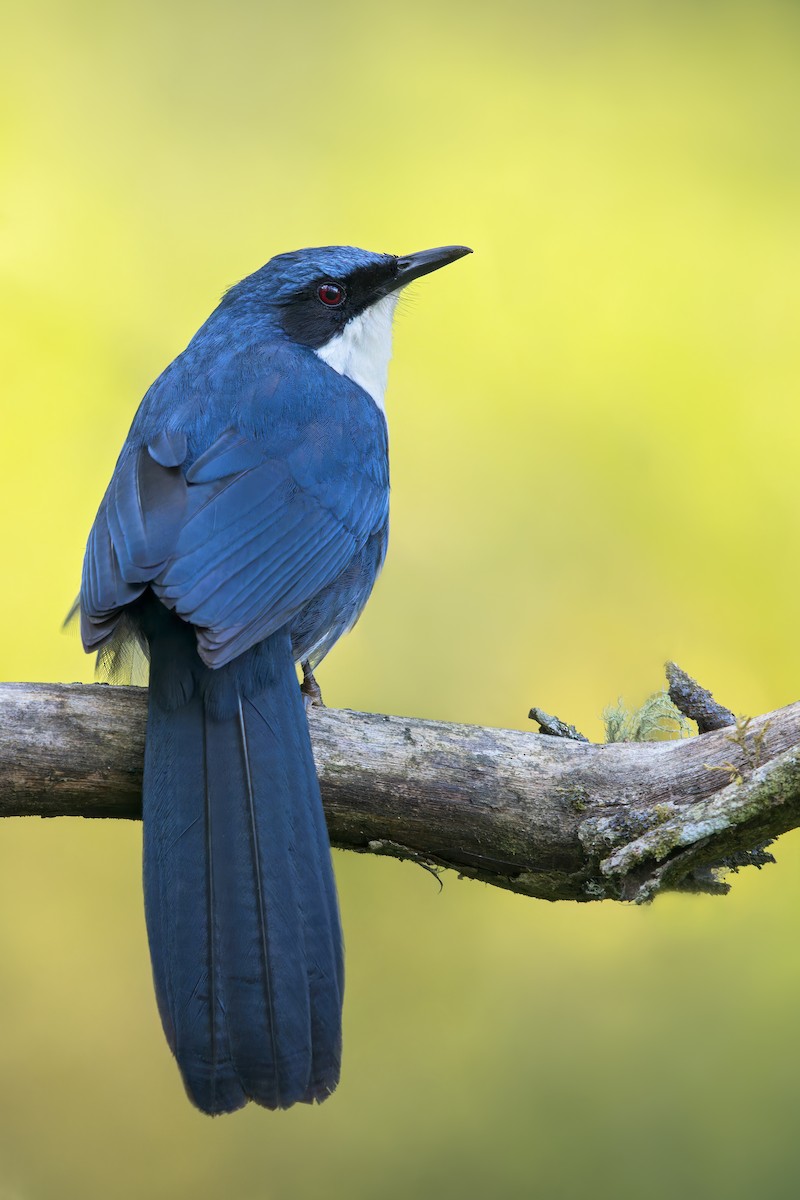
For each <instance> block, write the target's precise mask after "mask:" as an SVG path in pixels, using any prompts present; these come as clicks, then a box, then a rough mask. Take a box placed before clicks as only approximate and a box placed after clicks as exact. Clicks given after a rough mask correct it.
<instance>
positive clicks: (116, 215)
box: [0, 0, 800, 1200]
mask: <svg viewBox="0 0 800 1200" xmlns="http://www.w3.org/2000/svg"><path fill="white" fill-rule="evenodd" d="M4 26H5V33H4V43H5V44H4V47H3V71H2V73H1V74H0V113H1V114H2V116H1V119H0V137H1V138H2V146H3V151H2V165H3V175H4V179H3V186H2V193H1V197H0V271H1V272H2V288H1V289H0V306H1V307H2V320H0V340H2V361H3V401H2V405H3V421H2V430H3V431H2V439H0V455H1V456H2V470H0V505H2V508H0V511H2V514H3V517H2V521H3V526H2V546H3V565H4V587H3V590H2V595H1V596H0V616H2V628H3V631H4V632H3V637H2V644H1V645H0V678H3V679H28V680H31V679H41V680H47V679H49V680H73V679H83V680H86V681H88V680H90V679H91V677H92V668H91V663H90V662H89V661H88V660H86V659H84V658H83V656H82V654H81V652H80V648H79V646H78V644H77V642H76V640H75V639H74V638H70V637H65V636H63V635H62V634H61V633H60V629H59V627H60V623H61V620H62V618H63V616H64V614H65V612H66V611H67V609H68V608H69V606H70V604H71V602H72V599H73V597H74V594H75V591H76V590H77V584H78V578H79V570H80V560H81V555H82V550H83V543H84V541H85V536H86V533H87V531H88V528H89V525H90V523H91V520H92V517H93V515H94V511H95V509H96V506H97V503H98V501H99V499H100V496H101V494H102V491H103V488H104V487H105V483H106V481H107V478H108V476H109V474H110V471H111V469H112V466H113V462H114V459H115V456H116V453H117V450H118V448H119V445H120V444H121V441H122V439H123V437H124V435H125V432H126V430H127V427H128V424H129V422H130V419H131V416H132V414H133V411H134V409H135V406H136V404H137V403H138V399H139V398H140V396H141V395H142V394H143V392H144V391H145V389H146V387H147V386H148V384H149V383H150V381H151V379H152V378H153V377H154V376H155V375H156V374H157V373H158V371H159V370H160V369H161V368H162V366H163V365H164V364H165V363H166V362H167V361H169V359H170V358H172V357H173V356H174V355H175V354H176V353H177V352H178V351H179V350H180V349H181V348H182V347H183V345H185V343H186V341H187V340H188V338H189V337H190V336H191V334H192V333H193V331H194V330H195V328H196V327H197V326H198V325H199V324H200V322H201V321H202V320H203V318H204V317H205V316H206V315H207V313H208V311H209V310H210V308H211V307H212V306H213V304H214V303H215V300H216V298H217V297H218V296H219V294H220V293H221V291H222V290H223V289H224V288H225V287H226V286H227V285H229V284H230V283H232V282H233V281H234V280H235V279H237V278H238V277H240V276H242V275H244V274H246V273H248V272H249V271H251V270H252V269H254V268H255V267H256V266H258V265H260V263H261V262H263V261H265V260H266V258H268V257H269V256H270V255H272V254H273V253H277V252H280V251H282V250H287V249H293V248H295V247H297V246H302V245H315V244H325V243H339V242H346V243H355V244H359V245H364V246H367V247H369V248H372V249H378V250H390V251H393V252H397V253H403V252H407V251H411V250H417V249H421V248H423V247H426V246H434V245H438V244H441V243H449V242H466V243H468V244H470V245H472V246H473V247H474V248H475V255H474V256H473V257H472V258H470V259H466V260H464V261H463V262H459V263H457V264H456V265H454V266H453V267H451V268H448V269H447V270H446V271H444V272H442V273H441V275H436V276H434V277H432V278H431V279H429V280H425V281H421V282H420V283H419V284H418V285H416V286H415V288H414V289H413V293H412V295H411V296H409V297H408V298H407V299H405V300H404V302H403V304H402V305H401V308H400V311H399V314H398V319H397V323H396V337H395V361H394V363H393V365H392V369H391V377H390V388H389V396H388V409H389V422H390V439H391V447H392V472H393V509H392V521H393V529H392V541H391V546H390V552H389V560H388V564H387V567H386V570H385V572H384V575H383V577H382V579H381V581H380V583H379V585H378V587H377V589H376V593H375V595H374V597H373V599H372V601H371V603H370V606H369V607H368V609H367V612H366V614H365V616H364V618H363V619H362V621H361V623H360V625H359V626H358V628H357V630H356V631H355V632H354V633H353V634H352V635H351V636H350V637H349V638H348V639H347V640H346V642H344V643H343V644H341V645H340V646H339V647H337V649H336V650H335V651H334V653H333V654H332V655H331V657H330V659H329V660H328V662H327V663H326V664H325V666H324V668H323V669H322V671H321V674H320V678H321V682H322V686H323V689H324V691H325V695H326V700H327V701H328V703H330V704H333V705H342V706H348V707H352V708H363V709H371V710H377V711H386V712H395V713H408V714H414V715H417V716H430V717H436V718H442V719H450V720H460V721H474V722H477V723H481V724H495V725H505V726H516V727H519V728H525V727H526V726H527V724H528V723H527V722H526V714H527V711H528V708H529V707H530V705H531V704H533V703H535V704H540V705H542V706H543V707H544V708H546V709H547V710H548V711H550V712H556V713H558V714H559V715H560V716H561V717H562V718H564V719H565V720H568V721H570V722H574V723H575V724H576V725H578V727H579V728H581V729H583V730H584V731H585V732H586V733H587V734H589V735H590V736H593V737H600V736H601V720H600V714H601V712H602V709H603V708H604V706H605V705H606V704H608V703H609V701H611V700H613V699H615V698H616V697H617V696H618V695H620V694H622V695H624V696H625V697H626V699H628V700H630V701H632V702H636V701H639V700H641V699H642V698H643V697H644V696H645V695H646V694H649V693H651V692H652V691H653V690H654V689H655V688H656V687H658V686H659V684H660V672H661V663H662V662H663V660H664V659H665V658H666V657H671V658H674V659H675V660H677V661H678V662H679V663H680V664H681V665H682V666H684V667H685V668H686V669H687V670H688V671H690V672H691V673H692V674H694V675H696V676H697V677H698V678H699V679H700V680H701V681H702V682H704V683H705V684H706V685H708V686H710V687H712V688H713V689H714V691H715V692H716V693H717V694H718V696H719V698H720V699H721V700H722V701H723V702H724V703H726V704H727V705H728V706H730V707H731V708H733V709H734V710H736V711H737V712H747V713H756V712H761V711H765V710H768V709H771V708H775V707H778V706H779V705H781V704H784V703H787V702H789V701H790V700H793V699H795V698H796V697H797V690H798V688H797V681H798V673H799V668H800V639H798V636H797V617H796V614H797V595H798V587H799V585H800V568H799V567H798V555H797V540H798V531H799V529H800V498H799V495H800V493H799V490H798V478H797V477H798V471H797V462H798V444H799V442H800V415H799V414H800V407H799V406H798V399H797V392H798V381H800V339H798V337H797V325H798V300H799V299H800V269H799V268H800V235H799V234H798V229H799V228H800V226H798V220H797V213H798V211H799V210H800V156H798V151H797V144H798V143H797V136H798V123H799V121H800V107H799V103H798V102H799V97H798V77H797V62H798V56H799V55H800V9H798V7H797V6H796V5H795V4H793V3H790V2H789V0H785V2H778V0H767V2H765V3H762V4H754V3H738V2H736V0H730V2H723V0H710V2H709V3H706V4H702V5H700V4H696V3H689V2H688V0H649V2H647V3H643V4H638V3H634V2H633V0H617V2H609V3H605V2H604V3H599V4H593V3H591V0H570V2H569V3H566V4H555V3H541V2H538V0H537V2H533V3H522V2H521V0H496V2H495V3H493V4H491V5H489V4H480V3H477V2H475V0H462V2H461V3H458V4H457V3H456V2H455V0H443V2H442V3H439V4H430V3H422V0H408V2H407V3H405V4H404V5H402V6H389V7H380V6H376V5H372V6H366V5H359V4H356V3H353V2H351V0H342V2H340V3H338V4H330V3H327V4H323V3H319V2H318V0H306V2H305V3H304V4H302V5H301V6H298V7H297V8H296V9H294V8H291V7H289V6H277V5H269V4H267V5H264V4H257V3H254V2H250V3H247V2H244V0H231V2H230V3H228V4H226V5H222V4H213V3H208V2H203V0H200V2H196V3H194V4H188V3H181V2H176V3H158V4H157V3H154V2H153V0H144V2H142V3H140V4H138V5H135V6H130V5H121V4H118V3H111V4H106V5H102V4H99V3H97V2H89V0H86V2H83V3H80V2H78V0H75V2H70V3H66V4H59V3H55V2H54V0H38V2H34V3H31V4H28V5H26V6H17V8H16V9H15V10H14V11H13V13H12V12H9V13H8V14H7V16H6V19H5V21H4ZM139 842H140V831H139V830H138V829H137V828H136V827H135V826H133V825H130V826H129V825H126V824H122V823H119V824H118V823H111V822H109V823H101V822H94V823H93V822H79V821H57V822H51V823H43V822H33V821H31V822H23V821H19V822H11V821H8V822H4V823H3V828H2V829H0V963H1V964H2V967H1V968H0V974H1V976H2V983H1V984H0V1200H51V1198H52V1200H72V1198H73V1197H74V1198H76V1200H78V1198H80V1200H89V1198H91V1200H94V1198H95V1197H97V1198H100V1197H103V1198H105V1197H114V1198H115V1200H117V1198H119V1200H128V1198H130V1200H133V1198H136V1200H139V1198H141V1197H144V1196H147V1197H148V1198H150V1200H161V1198H164V1200H167V1198H169V1200H172V1198H174V1197H183V1196H192V1197H193V1198H194V1200H214V1198H216V1197H219V1196H231V1197H236V1198H240V1200H284V1198H287V1200H289V1198H291V1200H296V1198H299V1200H302V1198H304V1197H306V1196H317V1195H322V1194H325V1195H327V1196H330V1197H331V1200H339V1198H340V1197H341V1198H342V1200H344V1198H347V1200H374V1198H376V1197H380V1198H381V1200H401V1198H403V1200H405V1197H408V1196H411V1195H415V1194H419V1195H437V1196H438V1197H440V1198H442V1200H444V1198H445V1197H449V1196H453V1197H472V1196H478V1195H487V1196H488V1195H492V1196H494V1195H507V1196H520V1197H527V1196H532V1195H536V1196H542V1197H545V1198H547V1200H549V1198H550V1197H565V1198H567V1200H570V1198H572V1197H578V1196H583V1195H587V1194H590V1195H593V1196H596V1197H600V1198H605V1197H612V1196H613V1197H625V1198H628V1197H630V1198H637V1200H638V1198H639V1197H642V1196H647V1197H656V1198H659V1197H668V1196H669V1197H671V1196H673V1195H676V1194H681V1195H683V1196H687V1197H693V1196H698V1197H699V1196H701V1195H702V1196H704V1197H707V1196H722V1195H725V1196H726V1197H730V1198H732V1200H735V1198H738V1197H742V1198H744V1197H751V1196H752V1195H754V1194H756V1193H758V1194H759V1195H760V1196H762V1197H770V1198H772V1197H783V1196H787V1197H788V1196H794V1195H795V1194H796V1182H795V1180H796V1178H797V1175H798V1172H800V1145H798V1143H797V1140H796V1137H795V1125H796V1119H795V1113H796V1110H797V1107H798V1103H799V1102H800V1070H799V1069H798V1066H799V1064H800V1044H799V1043H798V1037H797V1024H796V1011H797V1006H798V1003H800V953H798V950H797V947H796V939H795V937H794V926H795V915H796V912H797V904H798V899H800V895H799V893H800V883H798V873H797V867H798V865H800V852H799V851H798V841H797V839H796V838H792V837H790V838H786V839H784V840H783V841H782V842H781V844H780V845H779V846H778V849H777V857H778V865H777V866H775V867H770V868H768V869H766V870H764V871H763V872H761V873H756V872H755V871H749V872H745V873H743V874H742V875H741V876H740V877H739V878H738V879H736V880H735V887H734V890H733V893H732V895H731V896H730V897H729V898H728V899H726V900H718V899H712V898H685V897H674V898H672V897H668V898H665V899H662V900H660V901H659V902H658V903H657V904H656V905H654V906H653V907H652V908H651V909H647V910H638V909H626V908H623V907H620V906H614V905H610V904H603V905H599V904H593V905H587V906H585V907H578V906H567V905H563V906H548V905H545V904H541V903H534V902H530V901H526V900H523V899H521V898H517V897H514V896H510V895H505V894H503V893H500V892H494V891H492V890H491V889H487V888H484V887H481V886H479V885H476V884H470V883H465V882H457V881H456V880H455V879H449V880H447V881H446V883H445V887H444V890H443V892H442V894H441V895H440V894H438V889H437V887H436V885H435V883H434V882H433V881H432V880H431V879H430V877H429V876H427V875H426V874H424V873H423V872H422V871H420V870H418V869H417V868H415V867H413V866H411V865H408V864H405V865H400V864H395V863H390V862H387V861H370V860H367V859H361V858H356V857H354V856H347V855H342V854H337V855H336V867H337V872H338V877H339V883H340V890H341V901H342V909H343V917H344V924H345V929H346V937H347V949H348V997H347V1004H346V1026H345V1038H346V1058H345V1066H344V1077H343V1083H342V1086H341V1088H340V1091H339V1092H338V1093H337V1094H336V1096H335V1097H334V1098H333V1099H332V1100H330V1101H329V1102H328V1103H327V1104H326V1105H324V1106H323V1107H322V1108H320V1109H315V1110H307V1109H301V1110H293V1111H291V1112H289V1113H285V1114H277V1115H270V1114H268V1113H265V1112H263V1111H259V1110H256V1109H251V1110H248V1111H246V1112H244V1113H240V1114H238V1115H236V1116H234V1117H232V1118H228V1119H221V1120H218V1121H215V1122H210V1121H209V1120H208V1119H207V1118H203V1117H202V1116H200V1115H199V1114H197V1113H195V1112H194V1111H193V1110H192V1109H191V1108H190V1106H189V1104H188V1102H187V1101H186V1099H185V1097H184V1095H183V1092H182V1088H181V1085H180V1081H179V1078H178V1074H177V1071H176V1070H175V1068H174V1065H173V1064H172V1062H171V1060H170V1056H169V1052H168V1050H167V1048H166V1045H165V1043H164V1040H163V1037H162V1035H161V1031H160V1028H159V1024H158V1018H157V1015H156V1010H155V1004H154V1000H153V996H152V991H151V985H150V977H149V974H150V973H149V964H148V959H147V950H146V944H145V936H144V927H143V920H142V914H141V896H140V884H139V875H140V865H139Z"/></svg>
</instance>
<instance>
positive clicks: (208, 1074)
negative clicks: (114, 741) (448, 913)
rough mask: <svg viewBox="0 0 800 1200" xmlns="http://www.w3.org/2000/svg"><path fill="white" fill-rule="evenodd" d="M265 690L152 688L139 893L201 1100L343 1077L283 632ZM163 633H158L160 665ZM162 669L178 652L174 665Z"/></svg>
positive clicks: (305, 1092)
mask: <svg viewBox="0 0 800 1200" xmlns="http://www.w3.org/2000/svg"><path fill="white" fill-rule="evenodd" d="M273 641H274V642H275V645H274V647H273V648H272V649H273V653H272V658H273V663H272V667H273V669H272V670H271V671H270V672H268V678H267V680H266V682H264V680H263V679H262V680H261V684H262V685H263V686H261V688H260V691H259V693H258V695H256V696H254V697H252V698H247V697H246V696H245V697H243V696H242V695H241V694H240V693H237V695H236V702H235V705H234V706H231V710H230V711H223V712H222V713H219V712H218V711H217V709H218V707H219V706H218V705H210V704H209V702H208V700H207V699H204V698H203V688H202V672H203V671H206V670H207V669H206V668H203V667H202V666H200V664H199V660H198V664H197V670H199V672H200V676H199V679H200V686H198V687H197V688H196V689H195V692H194V694H193V695H192V696H191V698H190V699H189V700H188V701H187V702H185V703H184V704H182V705H181V706H180V707H177V708H171V707H169V706H165V705H163V704H162V703H160V702H159V698H158V691H159V689H156V693H155V694H151V703H150V713H149V719H148V732H147V751H146V760H145V783H144V824H145V907H146V914H147V922H148V933H149V937H150V946H151V954H152V960H153V972H154V976H155V982H156V992H157V995H158V998H159V1007H160V1010H161V1015H162V1020H163V1022H164V1027H165V1030H166V1033H167V1038H168V1041H169V1043H170V1046H171V1047H172V1049H173V1051H174V1053H175V1055H176V1057H177V1059H178V1063H179V1066H180V1068H181V1071H182V1073H183V1077H184V1081H185V1083H186V1087H187V1090H188V1092H189V1094H190V1096H191V1098H192V1099H193V1100H194V1102H195V1103H196V1104H197V1105H198V1107H200V1108H201V1109H203V1110H204V1111H206V1112H210V1113H216V1112H228V1111H231V1110H233V1109H235V1108H239V1107H241V1105H242V1104H244V1103H246V1102H247V1100H248V1099H252V1100H255V1101H256V1102H257V1103H259V1104H263V1105H265V1106H266V1107H268V1108H286V1107H288V1106H289V1105H291V1104H294V1103H296V1102H297V1101H307V1102H310V1101H312V1100H322V1099H324V1098H325V1096H327V1095H328V1094H329V1093H330V1092H331V1091H333V1089H334V1087H335V1086H336V1083H337V1081H338V1075H339V1063H340V1057H341V1006H342V990H343V967H342V943H341V929H340V925H339V914H338V904H337V900H336V890H335V883H334V879H333V870H332V866H331V861H330V848H329V844H328V839H327V831H326V829H325V821H324V815H323V812H322V805H321V800H320V795H319V785H318V783H317V778H316V773H315V771H314V763H313V756H312V754H311V746H310V742H309V738H308V729H307V724H306V718H305V713H304V711H303V705H302V701H301V698H300V695H299V689H298V687H297V681H296V678H295V674H294V667H293V663H292V660H291V652H290V649H289V646H288V640H287V641H284V640H281V639H280V638H279V637H278V635H276V638H275V639H273ZM161 650H162V647H153V651H154V654H153V663H154V671H155V673H156V675H157V674H158V670H159V659H158V655H159V654H160V653H161ZM167 669H168V668H167Z"/></svg>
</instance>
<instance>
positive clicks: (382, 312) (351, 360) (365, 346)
mask: <svg viewBox="0 0 800 1200" xmlns="http://www.w3.org/2000/svg"><path fill="white" fill-rule="evenodd" d="M396 305H397V293H396V292H392V293H391V294H390V295H389V296H384V297H383V299H382V300H377V301H376V302H375V303H374V304H372V305H370V307H369V308H365V309H364V311H363V312H362V313H359V315H358V316H357V317H353V319H352V320H351V321H348V322H347V324H346V325H345V327H344V329H343V330H342V332H341V333H337V335H336V337H333V338H331V340H330V341H329V342H326V343H325V345H324V346H320V348H319V350H316V351H315V354H316V355H317V356H318V357H319V358H321V359H322V361H323V362H325V363H327V364H328V366H329V367H333V369H334V371H338V372H339V374H340V375H345V376H346V377H347V378H348V379H352V381H353V383H357V384H358V386H359V387H362V388H363V389H364V391H365V392H368V393H369V395H370V396H372V399H373V400H374V401H375V403H376V404H377V406H378V408H379V409H380V410H381V412H383V413H385V411H386V409H385V408H384V403H383V400H384V396H385V394H386V380H387V378H388V375H389V359H390V358H391V357H392V317H393V316H394V310H395V306H396Z"/></svg>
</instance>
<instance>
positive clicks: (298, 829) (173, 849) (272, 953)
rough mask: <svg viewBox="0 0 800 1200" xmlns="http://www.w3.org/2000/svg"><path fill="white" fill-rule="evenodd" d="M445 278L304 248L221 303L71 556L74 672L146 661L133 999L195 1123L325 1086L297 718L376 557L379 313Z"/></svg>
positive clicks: (135, 432)
mask: <svg viewBox="0 0 800 1200" xmlns="http://www.w3.org/2000/svg"><path fill="white" fill-rule="evenodd" d="M469 253H471V250H470V249H469V247H466V246H442V247H437V248H435V249H432V250H425V251H420V252H418V253H414V254H409V255H405V256H396V255H391V254H378V253H373V252H370V251H366V250H361V249H357V248H355V247H352V246H325V247H317V248H309V249H303V250H297V251H293V252H291V253H287V254H278V255H276V256H275V257H274V258H272V259H270V261H269V262H267V263H266V265H265V266H263V267H261V268H259V269H258V270H256V271H255V272H254V273H253V274H251V275H249V276H247V277H246V278H245V279H242V280H241V281H240V282H239V283H236V284H235V285H234V286H233V287H231V288H230V289H229V290H228V291H227V292H226V293H225V294H224V296H223V298H222V300H221V301H220V303H219V304H218V306H217V307H216V309H215V310H214V311H213V312H212V313H211V315H210V316H209V318H208V319H207V320H206V322H205V323H204V324H203V325H202V326H201V328H200V329H199V330H198V332H197V333H196V334H195V336H194V337H193V338H192V339H191V341H190V342H189V345H188V346H187V348H186V349H185V350H184V351H183V353H181V354H179V355H178V357H177V358H175V360H174V361H173V362H172V363H171V364H170V365H169V366H168V367H167V368H166V369H165V370H164V371H163V372H162V374H161V375H160V376H159V377H158V378H157V379H156V381H155V382H154V383H153V384H152V386H151V387H150V389H149V390H148V391H147V393H146V394H145V396H144V399H143V400H142V402H141V404H140V406H139V408H138V410H137V412H136V414H135V417H134V419H133V423H132V425H131V428H130V431H129V433H128V436H127V438H126V440H125V443H124V445H123V447H122V450H121V452H120V455H119V458H118V460H117V463H116V466H115V468H114V472H113V475H112V477H111V480H110V483H109V485H108V488H107V490H106V492H105V495H104V497H103V500H102V502H101V504H100V507H99V510H98V513H97V516H96V518H95V521H94V524H93V526H92V528H91V532H90V534H89V538H88V542H87V546H86V553H85V557H84V563H83V572H82V577H81V591H80V597H79V608H80V622H81V636H82V641H83V645H84V649H85V650H86V651H87V652H93V651H97V652H98V658H99V660H101V661H103V662H105V664H106V665H107V666H108V668H109V669H110V670H111V671H113V669H114V668H115V666H118V665H119V664H120V663H121V662H123V661H124V660H125V658H126V656H128V655H129V654H130V653H131V649H132V648H135V647H137V646H138V647H141V649H143V650H144V652H145V654H146V655H147V657H148V658H149V697H148V715H147V727H146V740H145V758H144V774H143V787H142V817H143V831H144V832H143V883H144V907H145V920H146V926H147V933H148V941H149V946H150V956H151V961H152V969H153V979H154V984H155V993H156V1000H157V1005H158V1009H159V1013H160V1017H161V1021H162V1024H163V1027H164V1032H165V1034H166V1038H167V1042H168V1044H169V1046H170V1048H171V1050H172V1052H173V1054H174V1055H175V1058H176V1059H177V1063H178V1067H179V1069H180V1073H181V1076H182V1078H183V1083H184V1086H185V1088H186V1091H187V1093H188V1096H189V1098H190V1100H191V1101H192V1102H193V1103H194V1104H195V1105H196V1106H197V1107H198V1108H199V1109H200V1110H201V1111H203V1112H205V1113H208V1114H211V1115H216V1114H220V1113H226V1112H233V1111H234V1110H236V1109H239V1108H241V1107H242V1106H243V1105H245V1104H247V1103H248V1102H249V1101H254V1102H255V1103H256V1104H259V1105H262V1106H264V1107H265V1108H268V1109H282V1108H289V1107H290V1106H291V1105H293V1104H295V1103H313V1102H321V1101H323V1100H325V1099H326V1098H327V1097H328V1096H329V1095H330V1094H331V1092H333V1090H334V1089H335V1087H336V1085H337V1083H338V1081H339V1075H340V1067H341V1050H342V1000H343V990H344V954H343V942H342V932H341V924H340V918H339V908H338V899H337V892H336V885H335V880H334V875H333V867H332V862H331V853H330V842H329V838H328V832H327V826H326V822H325V817H324V812H323V808H322V800H321V795H320V788H319V783H318V779H317V774H316V771H315V766H314V758H313V755H312V750H311V741H310V736H309V729H308V717H307V712H306V703H305V702H306V701H307V700H308V698H309V697H312V698H313V697H314V695H315V694H316V693H315V687H316V680H315V678H314V675H313V672H314V670H315V669H316V668H317V666H318V665H319V663H320V662H321V661H322V659H323V658H324V657H325V655H326V654H327V653H328V651H329V650H330V649H331V647H332V646H333V645H334V643H335V642H336V641H337V640H338V638H339V637H341V636H342V635H343V634H344V633H346V632H347V631H348V630H350V629H351V628H352V626H353V625H354V624H355V622H356V620H357V619H358V617H359V615H360V613H361V611H362V609H363V607H364V605H365V603H366V601H367V599H368V597H369V595H370V592H371V591H372V588H373V585H374V583H375V580H376V578H377V576H378V573H379V571H380V570H381V567H382V565H383V561H384V558H385V555H386V548H387V539H388V527H389V526H388V520H389V458H388V434H387V423H386V413H385V405H384V396H385V390H386V384H387V373H388V365H389V359H390V357H391V339H392V320H393V315H394V311H395V306H396V303H397V300H398V297H399V294H400V292H401V291H402V289H403V288H405V287H406V286H407V285H408V284H409V283H411V282H412V281H414V280H416V279H419V278H421V277H422V276H424V275H427V274H429V273H431V272H433V271H436V270H438V269H440V268H441V267H444V266H446V265H448V264H450V263H453V262H455V261H456V260H457V259H460V258H462V257H463V256H464V255H466V254H469ZM298 663H299V664H302V667H303V672H304V685H303V690H304V692H305V695H303V694H302V693H301V687H300V686H299V680H298V674H297V664H298Z"/></svg>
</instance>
